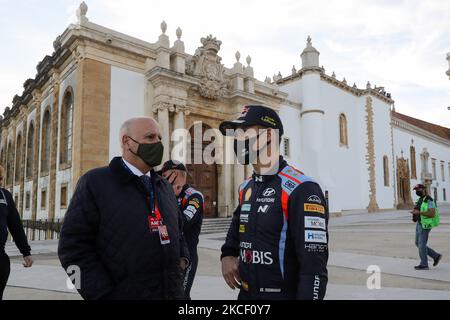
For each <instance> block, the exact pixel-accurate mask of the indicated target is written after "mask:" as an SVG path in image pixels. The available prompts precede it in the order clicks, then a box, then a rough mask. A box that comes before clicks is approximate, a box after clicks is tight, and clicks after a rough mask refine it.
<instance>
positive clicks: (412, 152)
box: [409, 146, 417, 179]
mask: <svg viewBox="0 0 450 320" xmlns="http://www.w3.org/2000/svg"><path fill="white" fill-rule="evenodd" d="M409 155H410V158H411V178H412V179H417V171H416V148H414V147H413V146H411V147H410V148H409Z"/></svg>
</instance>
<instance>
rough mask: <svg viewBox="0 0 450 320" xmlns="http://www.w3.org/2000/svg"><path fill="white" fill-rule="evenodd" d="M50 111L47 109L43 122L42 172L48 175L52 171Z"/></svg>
mask: <svg viewBox="0 0 450 320" xmlns="http://www.w3.org/2000/svg"><path fill="white" fill-rule="evenodd" d="M50 120H51V118H50V111H49V110H48V109H47V111H45V113H44V118H43V120H42V139H41V172H42V173H44V174H46V173H48V171H49V169H50V134H51V127H50V126H51V123H50Z"/></svg>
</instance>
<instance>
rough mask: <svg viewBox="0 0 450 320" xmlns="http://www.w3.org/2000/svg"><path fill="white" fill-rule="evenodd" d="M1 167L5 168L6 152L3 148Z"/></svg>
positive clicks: (0, 152) (0, 158)
mask: <svg viewBox="0 0 450 320" xmlns="http://www.w3.org/2000/svg"><path fill="white" fill-rule="evenodd" d="M0 165H2V166H3V167H5V150H4V148H2V151H0Z"/></svg>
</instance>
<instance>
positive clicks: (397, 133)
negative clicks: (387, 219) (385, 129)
mask: <svg viewBox="0 0 450 320" xmlns="http://www.w3.org/2000/svg"><path fill="white" fill-rule="evenodd" d="M393 135H394V153H395V157H398V158H401V157H402V151H403V157H404V158H405V159H408V163H409V166H411V159H410V147H411V145H413V146H414V147H415V149H416V172H417V179H412V180H411V189H412V188H413V187H414V185H415V184H417V183H423V181H422V180H421V172H422V162H421V159H420V154H421V153H422V152H423V149H424V148H426V149H427V151H428V153H429V154H430V156H429V158H428V172H430V173H432V165H431V159H432V158H434V159H436V179H435V180H433V183H432V184H431V196H432V197H434V193H433V188H436V189H437V194H438V199H437V200H438V205H439V204H442V203H444V201H443V189H445V190H446V193H447V201H445V203H446V204H450V201H449V194H450V173H449V167H448V166H449V163H450V143H449V145H445V144H442V143H439V142H436V141H434V140H432V139H430V138H427V137H424V136H422V135H418V134H415V133H413V132H411V131H409V130H406V129H402V128H398V127H394V128H393ZM412 141H413V142H412ZM441 161H444V181H442V175H441V164H440V163H441ZM411 199H413V200H414V201H416V199H417V196H416V194H415V191H413V190H411Z"/></svg>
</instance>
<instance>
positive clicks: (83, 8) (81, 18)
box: [77, 1, 89, 25]
mask: <svg viewBox="0 0 450 320" xmlns="http://www.w3.org/2000/svg"><path fill="white" fill-rule="evenodd" d="M87 11H88V6H87V4H86V3H85V2H84V1H83V2H82V3H81V4H80V6H79V7H78V9H77V18H78V24H80V25H81V24H84V23H86V22H88V21H89V20H88V18H87V17H86V13H87Z"/></svg>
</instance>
